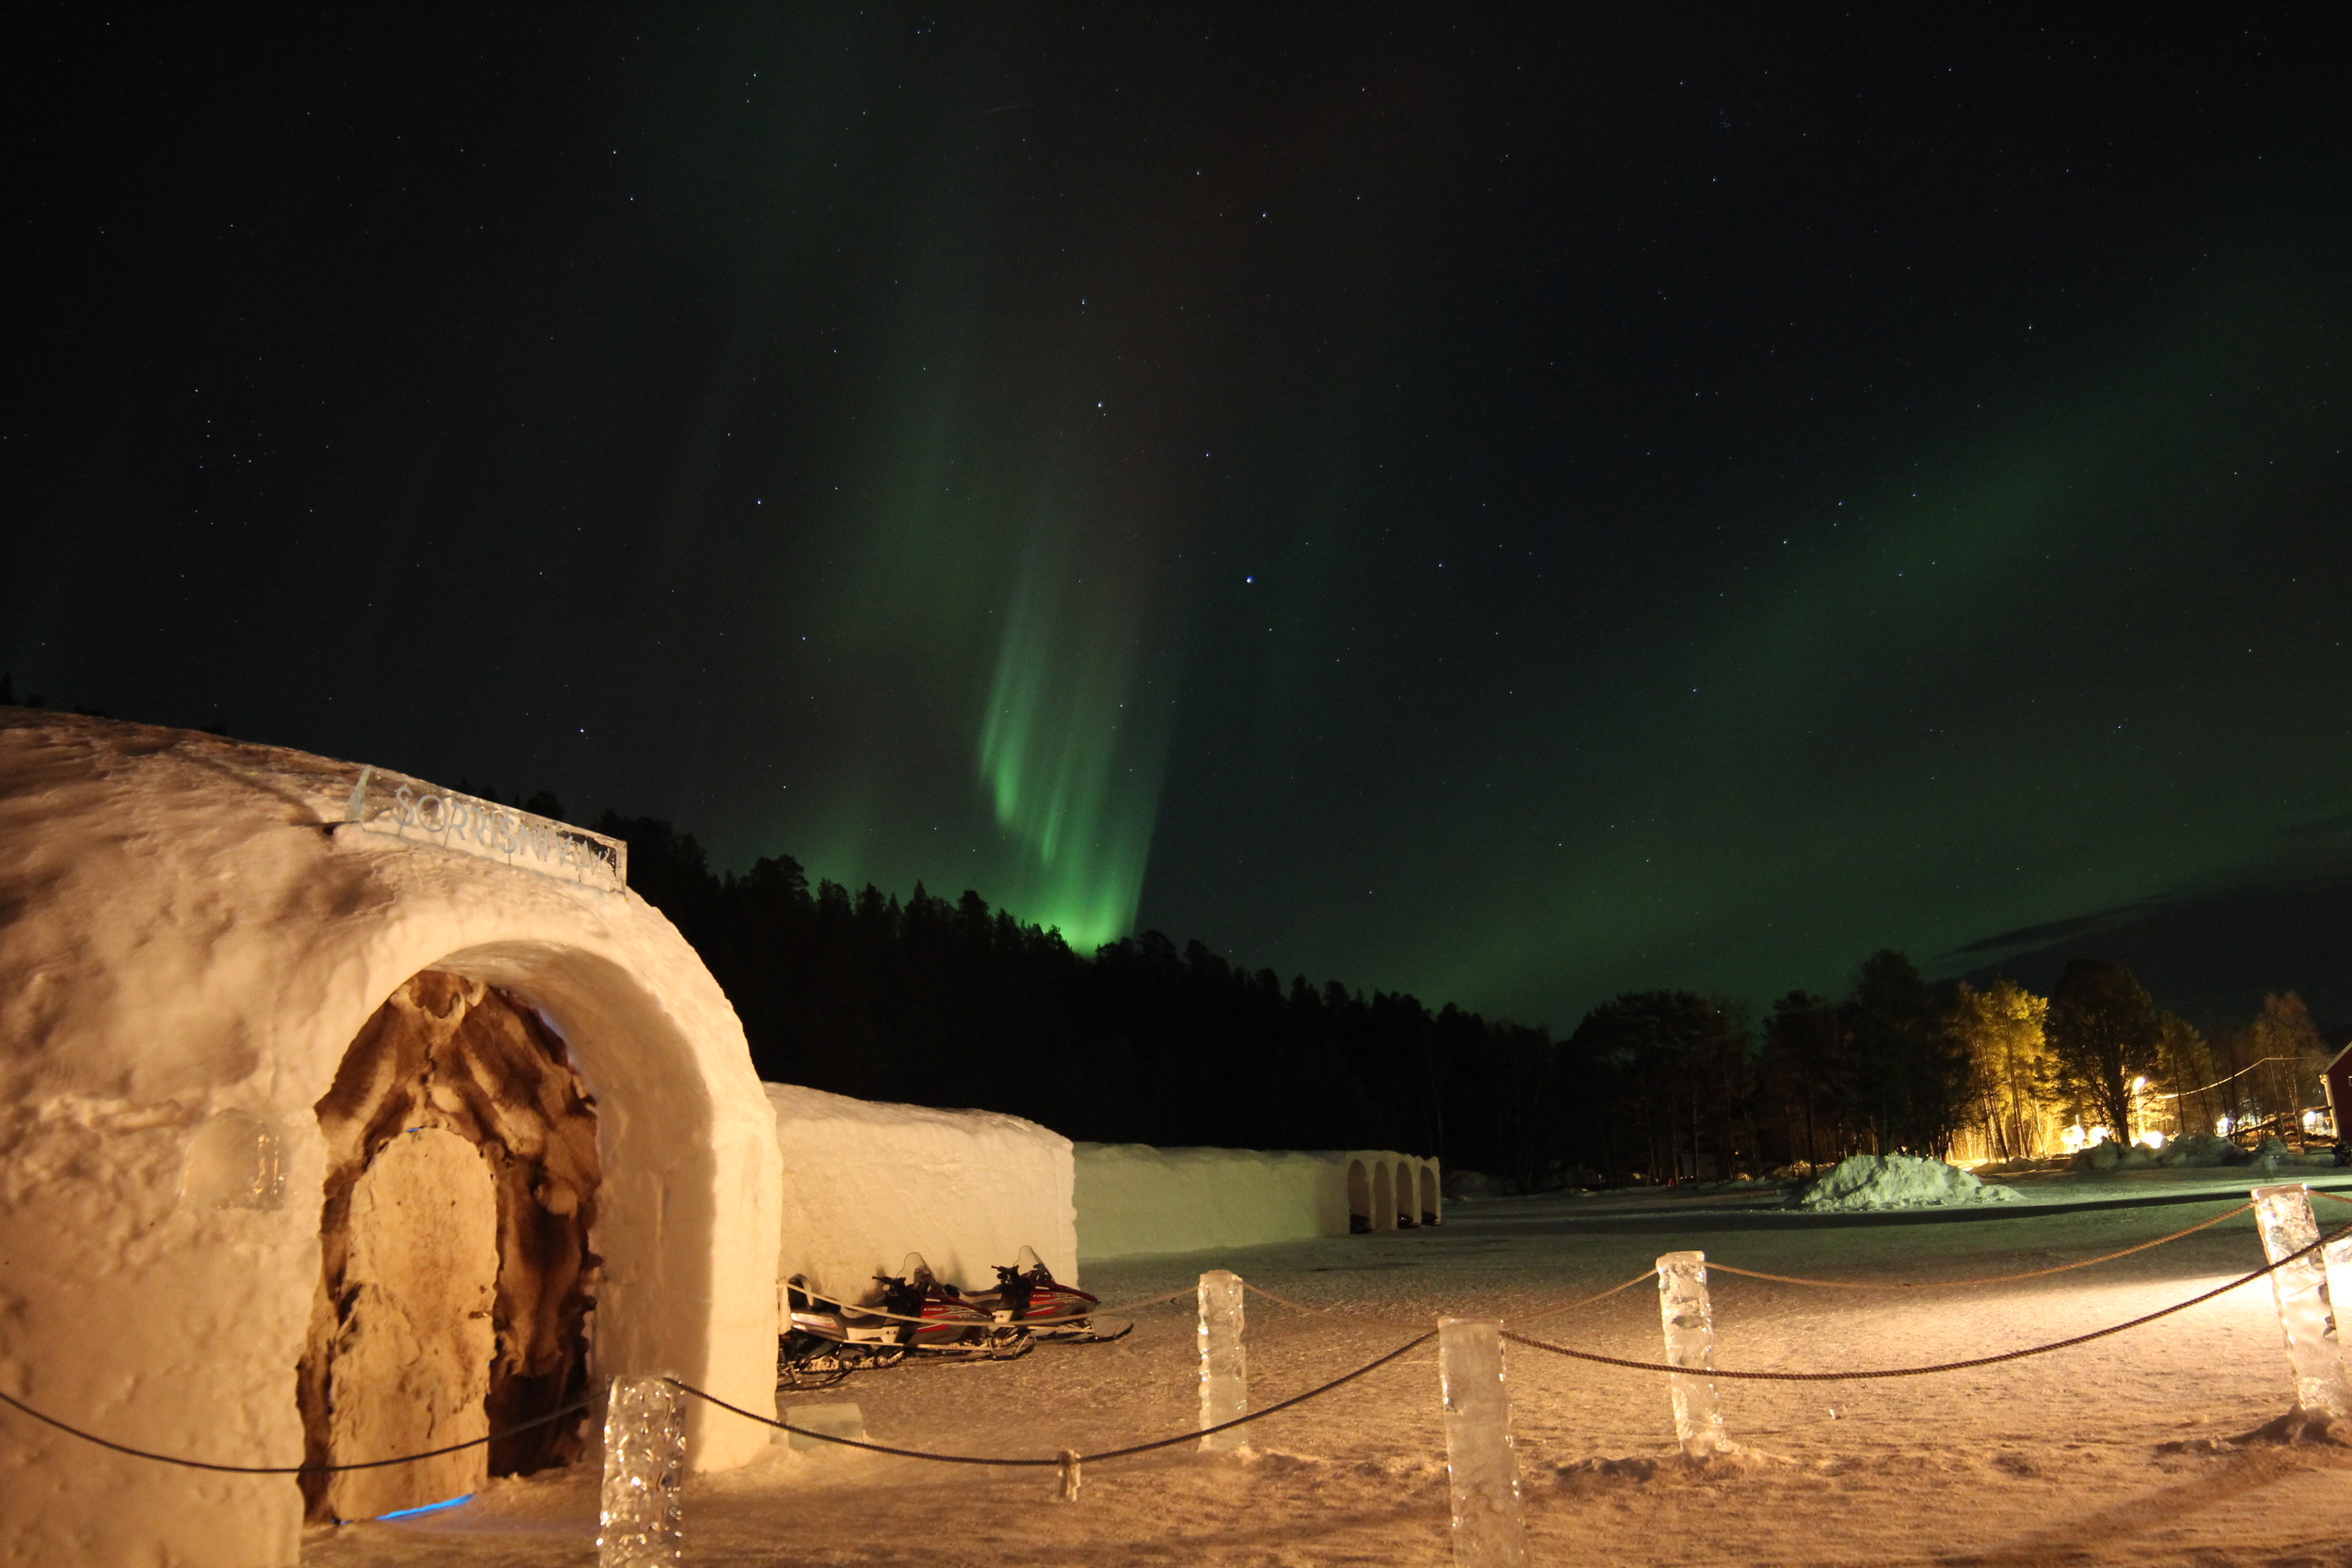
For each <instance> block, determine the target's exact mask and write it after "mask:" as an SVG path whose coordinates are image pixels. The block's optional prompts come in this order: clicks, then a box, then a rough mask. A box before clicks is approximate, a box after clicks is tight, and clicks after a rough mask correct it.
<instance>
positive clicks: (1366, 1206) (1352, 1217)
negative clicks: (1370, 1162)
mask: <svg viewBox="0 0 2352 1568" xmlns="http://www.w3.org/2000/svg"><path fill="white" fill-rule="evenodd" d="M1371 1232H1372V1176H1371V1174H1370V1173H1369V1172H1367V1171H1366V1170H1365V1169H1364V1163H1363V1162H1362V1161H1361V1160H1350V1161H1349V1162H1348V1163H1347V1233H1348V1234H1349V1235H1351V1236H1364V1235H1369V1234H1371Z"/></svg>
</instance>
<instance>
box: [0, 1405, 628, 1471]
mask: <svg viewBox="0 0 2352 1568" xmlns="http://www.w3.org/2000/svg"><path fill="white" fill-rule="evenodd" d="M0 1402H6V1403H7V1404H8V1406H9V1408H11V1409H14V1410H18V1411H21V1412H23V1413H24V1415H27V1416H30V1417H31V1418H33V1419H34V1420H36V1421H41V1422H44V1423H46V1424H47V1425H50V1426H53V1427H56V1429H57V1430H58V1431H59V1432H62V1433H69V1434H70V1435H72V1436H75V1437H79V1438H80V1439H81V1440H82V1441H83V1442H85V1443H95V1444H97V1445H98V1446H99V1447H100V1448H102V1449H112V1450H113V1451H114V1452H116V1453H124V1454H129V1455H130V1456H131V1457H132V1458H133V1459H151V1460H154V1461H155V1462H156V1463H157V1464H160V1465H179V1466H180V1467H181V1468H182V1469H183V1470H217V1471H219V1472H221V1473H222V1474H224V1475H231V1476H332V1475H341V1474H342V1473H343V1472H344V1471H346V1470H381V1469H383V1468H385V1467H386V1466H387V1465H414V1464H415V1463H417V1461H419V1460H421V1459H438V1458H440V1457H441V1455H443V1454H445V1453H463V1452H465V1450H466V1449H478V1448H481V1447H482V1446H483V1445H484V1444H485V1443H495V1442H497V1441H498V1440H499V1439H501V1437H512V1436H513V1435H515V1433H518V1432H529V1431H530V1430H531V1429H532V1427H543V1426H546V1425H547V1424H548V1422H549V1421H560V1420H562V1419H563V1418H564V1417H566V1416H577V1415H579V1414H580V1412H581V1411H583V1410H585V1409H587V1408H588V1407H589V1406H590V1405H592V1404H594V1403H596V1396H595V1395H593V1394H591V1395H589V1396H588V1397H587V1398H586V1399H579V1400H574V1401H573V1402H571V1403H569V1404H567V1405H565V1406H564V1407H563V1408H562V1409H561V1410H550V1411H548V1413H547V1414H546V1415H544V1416H533V1417H532V1418H531V1419H529V1420H527V1421H516V1423H515V1424H514V1425H513V1426H511V1427H507V1428H504V1429H503V1430H501V1431H499V1432H494V1433H490V1434H489V1435H488V1436H486V1437H470V1438H468V1439H467V1440H466V1441H465V1442H463V1443H452V1444H450V1445H449V1446H448V1447H447V1448H440V1449H425V1450H424V1451H423V1452H422V1453H405V1454H402V1455H400V1456H399V1457H398V1458H395V1459H363V1460H358V1461H357V1462H355V1463H353V1464H349V1465H215V1464H214V1463H213V1462H212V1461H210V1460H205V1459H184V1458H183V1457H181V1456H180V1455H178V1454H169V1453H155V1452H153V1451H151V1450H150V1449H135V1448H133V1447H131V1445H130V1444H128V1443H118V1442H116V1441H114V1440H113V1439H112V1438H110V1437H101V1436H99V1435H98V1434H97V1433H94V1432H84V1431H83V1430H82V1429H81V1428H80V1427H77V1426H71V1425H68V1424H67V1423H66V1422H64V1421H61V1420H59V1419H57V1418H56V1417H55V1416H49V1415H44V1414H42V1413H41V1412H40V1411H38V1410H35V1409H34V1408H33V1407H32V1406H31V1405H29V1404H26V1403H25V1402H24V1401H23V1400H20V1399H18V1398H17V1397H16V1396H14V1395H13V1394H8V1393H0Z"/></svg>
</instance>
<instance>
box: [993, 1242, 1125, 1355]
mask: <svg viewBox="0 0 2352 1568" xmlns="http://www.w3.org/2000/svg"><path fill="white" fill-rule="evenodd" d="M963 1299H964V1300H966V1301H968V1302H970V1303H971V1304H972V1305H973V1306H974V1307H979V1308H980V1309H981V1310H983V1311H985V1312H987V1313H988V1314H989V1315H990V1316H991V1317H993V1318H994V1319H995V1320H996V1321H997V1322H998V1323H1019V1324H1020V1325H1021V1326H1022V1327H1024V1328H1026V1329H1027V1330H1028V1331H1029V1332H1030V1333H1031V1334H1033V1335H1035V1336H1036V1337H1037V1338H1040V1339H1044V1340H1049V1341H1052V1342H1054V1343H1057V1344H1065V1345H1101V1344H1108V1343H1110V1342H1111V1341H1112V1340H1114V1339H1124V1338H1126V1337H1127V1336H1128V1335H1130V1334H1132V1333H1134V1332H1135V1328H1136V1325H1135V1324H1133V1323H1129V1324H1128V1325H1127V1326H1126V1327H1125V1328H1122V1329H1120V1331H1119V1332H1118V1333H1116V1334H1104V1333H1101V1332H1099V1331H1098V1330H1097V1329H1096V1328H1095V1326H1094V1319H1093V1313H1094V1309H1095V1308H1096V1307H1100V1306H1102V1305H1103V1302H1102V1298H1101V1297H1099V1296H1094V1295H1089V1294H1088V1293H1087V1292H1086V1291H1081V1290H1079V1289H1078V1288H1077V1287H1076V1286H1075V1285H1064V1284H1063V1283H1061V1281H1059V1280H1057V1279H1056V1278H1055V1277H1054V1275H1053V1272H1052V1271H1051V1270H1049V1269H1048V1268H1046V1266H1045V1260H1044V1259H1041V1258H1040V1257H1039V1256H1038V1255H1037V1252H1036V1250H1035V1249H1034V1248H1031V1247H1023V1248H1022V1249H1021V1252H1020V1255H1019V1256H1018V1257H1016V1258H1014V1259H1013V1260H1012V1264H1011V1266H1010V1267H1009V1268H1008V1267H1006V1266H1005V1265H1003V1264H998V1265H997V1268H996V1289H994V1290H993V1291H970V1292H967V1293H966V1294H965V1296H964V1298H963Z"/></svg>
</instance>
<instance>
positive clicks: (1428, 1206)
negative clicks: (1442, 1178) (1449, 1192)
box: [1421, 1164, 1445, 1225]
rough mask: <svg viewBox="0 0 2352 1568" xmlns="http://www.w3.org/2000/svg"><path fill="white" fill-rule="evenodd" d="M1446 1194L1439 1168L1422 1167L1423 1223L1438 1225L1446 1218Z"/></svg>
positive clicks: (1433, 1166) (1434, 1166)
mask: <svg viewBox="0 0 2352 1568" xmlns="http://www.w3.org/2000/svg"><path fill="white" fill-rule="evenodd" d="M1444 1205H1445V1194H1444V1191H1443V1189H1442V1188H1441V1187H1440V1185H1439V1183H1438V1167H1437V1166H1436V1165H1432V1164H1424V1165H1422V1167H1421V1223H1422V1224H1423V1225H1437V1224H1439V1223H1441V1222H1442V1221H1443V1220H1444V1218H1445V1207H1444Z"/></svg>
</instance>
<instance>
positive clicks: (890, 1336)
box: [776, 1252, 1093, 1388]
mask: <svg viewBox="0 0 2352 1568" xmlns="http://www.w3.org/2000/svg"><path fill="white" fill-rule="evenodd" d="M874 1282H875V1284H876V1285H877V1286H878V1287H879V1290H878V1291H876V1292H875V1293H876V1294H877V1295H878V1296H879V1297H880V1299H879V1300H873V1301H868V1302H866V1304H864V1305H863V1306H862V1307H845V1306H842V1305H841V1304H839V1303H837V1302H833V1301H828V1300H825V1299H823V1298H821V1297H818V1296H817V1295H816V1294H815V1293H814V1292H813V1291H810V1289H809V1288H808V1281H807V1279H806V1278H805V1277H803V1275H793V1276H792V1277H791V1278H790V1279H789V1280H787V1282H786V1285H785V1292H786V1294H785V1305H786V1310H787V1311H788V1312H789V1313H790V1315H791V1321H790V1323H789V1324H788V1326H787V1328H786V1330H785V1332H784V1334H783V1336H782V1338H780V1339H779V1340H778V1342H777V1346H776V1386H778V1387H780V1388H784V1387H791V1388H823V1387H830V1386H833V1385H834V1384H836V1383H838V1382H840V1381H841V1380H842V1379H843V1378H845V1377H847V1376H849V1375H850V1373H851V1372H858V1371H874V1370H880V1369H882V1368H883V1367H895V1366H897V1365H898V1363H899V1362H901V1361H904V1360H906V1359H907V1358H908V1357H909V1356H920V1357H922V1358H924V1359H927V1360H931V1359H936V1360H943V1361H1011V1360H1015V1359H1018V1358H1019V1357H1021V1356H1024V1355H1026V1354H1029V1352H1030V1351H1032V1350H1034V1349H1036V1348H1037V1341H1036V1340H1035V1339H1034V1338H1031V1337H1030V1334H1029V1330H1027V1329H1026V1328H1024V1327H1021V1326H1020V1325H1018V1324H1016V1323H1013V1322H1012V1321H1011V1320H1010V1319H1009V1318H1008V1317H1005V1316H1002V1315H1001V1314H1000V1313H998V1312H996V1311H993V1310H992V1309H991V1308H989V1307H984V1306H981V1305H978V1304H976V1303H975V1302H973V1301H971V1300H967V1299H966V1298H965V1296H964V1294H963V1292H962V1291H959V1290H957V1289H956V1288H955V1287H954V1286H953V1285H943V1284H941V1283H940V1282H939V1280H938V1279H936V1278H935V1277H933V1275H932V1274H931V1270H930V1264H928V1263H926V1262H924V1261H923V1255H922V1254H921V1253H917V1252H910V1253H908V1254H907V1256H906V1261H905V1262H903V1263H901V1264H899V1265H898V1273H897V1274H895V1275H886V1274H883V1275H875V1276H874ZM1088 1299H1089V1300H1091V1299H1093V1298H1091V1297H1089V1298H1088ZM885 1314H886V1315H885ZM910 1319H919V1320H921V1321H920V1322H910V1321H908V1320H910Z"/></svg>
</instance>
